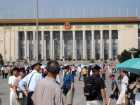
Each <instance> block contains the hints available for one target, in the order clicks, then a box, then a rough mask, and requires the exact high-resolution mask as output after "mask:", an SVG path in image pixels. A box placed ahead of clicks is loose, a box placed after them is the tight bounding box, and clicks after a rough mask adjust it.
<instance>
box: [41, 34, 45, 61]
mask: <svg viewBox="0 0 140 105" xmlns="http://www.w3.org/2000/svg"><path fill="white" fill-rule="evenodd" d="M41 39H42V40H41V57H42V59H43V60H44V59H45V58H44V31H41Z"/></svg>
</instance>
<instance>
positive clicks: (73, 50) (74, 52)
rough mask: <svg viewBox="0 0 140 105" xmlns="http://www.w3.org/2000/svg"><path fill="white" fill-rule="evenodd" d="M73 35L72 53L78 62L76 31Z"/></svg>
mask: <svg viewBox="0 0 140 105" xmlns="http://www.w3.org/2000/svg"><path fill="white" fill-rule="evenodd" d="M72 33H73V34H72V35H73V47H72V48H73V49H72V52H73V54H72V55H73V59H75V60H76V39H75V30H73V31H72Z"/></svg>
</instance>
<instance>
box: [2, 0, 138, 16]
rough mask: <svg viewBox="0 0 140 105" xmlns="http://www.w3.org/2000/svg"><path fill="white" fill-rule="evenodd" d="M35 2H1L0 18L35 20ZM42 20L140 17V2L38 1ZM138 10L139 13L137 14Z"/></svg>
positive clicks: (110, 0)
mask: <svg viewBox="0 0 140 105" xmlns="http://www.w3.org/2000/svg"><path fill="white" fill-rule="evenodd" d="M34 1H35V0H0V18H33V17H35V15H34ZM38 1H39V17H40V18H83V17H86V18H94V17H112V16H114V17H117V16H136V14H137V15H138V16H140V0H38ZM136 8H137V13H136Z"/></svg>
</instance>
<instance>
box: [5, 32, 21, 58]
mask: <svg viewBox="0 0 140 105" xmlns="http://www.w3.org/2000/svg"><path fill="white" fill-rule="evenodd" d="M4 37H5V36H4ZM15 37H16V45H15V46H16V47H15V48H16V49H15V50H16V59H19V34H18V31H17V32H16V36H15ZM4 42H5V40H4ZM4 44H5V43H4ZM4 44H3V45H4ZM4 46H5V45H4ZM4 53H5V52H4ZM4 59H5V58H4Z"/></svg>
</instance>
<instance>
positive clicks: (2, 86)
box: [0, 76, 9, 105]
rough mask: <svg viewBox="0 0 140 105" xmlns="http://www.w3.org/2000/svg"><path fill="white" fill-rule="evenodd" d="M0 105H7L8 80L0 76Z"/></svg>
mask: <svg viewBox="0 0 140 105" xmlns="http://www.w3.org/2000/svg"><path fill="white" fill-rule="evenodd" d="M0 105H9V88H8V80H6V79H2V78H1V76H0Z"/></svg>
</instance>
